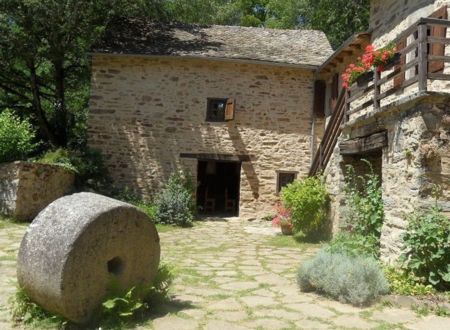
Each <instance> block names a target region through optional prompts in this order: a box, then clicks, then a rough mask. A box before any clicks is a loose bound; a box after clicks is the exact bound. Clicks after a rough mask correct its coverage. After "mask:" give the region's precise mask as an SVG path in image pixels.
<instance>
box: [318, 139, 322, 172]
mask: <svg viewBox="0 0 450 330" xmlns="http://www.w3.org/2000/svg"><path fill="white" fill-rule="evenodd" d="M322 167H323V148H322V143H321V144H320V146H319V166H318V168H319V170H320V171H322V170H323V168H322Z"/></svg>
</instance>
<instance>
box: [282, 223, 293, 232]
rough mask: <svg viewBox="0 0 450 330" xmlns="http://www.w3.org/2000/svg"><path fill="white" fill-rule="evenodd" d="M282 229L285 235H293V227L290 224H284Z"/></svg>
mask: <svg viewBox="0 0 450 330" xmlns="http://www.w3.org/2000/svg"><path fill="white" fill-rule="evenodd" d="M280 227H281V233H282V234H283V235H292V225H291V224H290V223H282V224H281V225H280Z"/></svg>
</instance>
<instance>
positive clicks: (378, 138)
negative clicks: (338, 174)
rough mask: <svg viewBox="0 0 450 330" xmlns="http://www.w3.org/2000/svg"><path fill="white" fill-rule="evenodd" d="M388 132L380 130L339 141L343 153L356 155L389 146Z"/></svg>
mask: <svg viewBox="0 0 450 330" xmlns="http://www.w3.org/2000/svg"><path fill="white" fill-rule="evenodd" d="M387 143H388V139H387V132H386V131H384V132H379V133H375V134H372V135H369V136H364V137H360V138H356V139H351V140H347V141H342V142H341V143H339V149H340V152H341V155H355V154H361V153H365V152H369V151H374V150H378V149H381V148H383V147H385V146H387Z"/></svg>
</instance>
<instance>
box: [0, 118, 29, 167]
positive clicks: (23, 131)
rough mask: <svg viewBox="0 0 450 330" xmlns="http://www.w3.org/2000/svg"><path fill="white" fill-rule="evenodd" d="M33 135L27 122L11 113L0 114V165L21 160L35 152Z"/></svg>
mask: <svg viewBox="0 0 450 330" xmlns="http://www.w3.org/2000/svg"><path fill="white" fill-rule="evenodd" d="M34 139H35V133H34V131H33V128H32V126H31V124H30V122H29V121H28V120H25V119H24V120H21V119H20V118H19V117H17V116H15V115H14V114H13V113H12V112H11V111H9V110H6V111H3V112H1V113H0V163H3V162H11V161H15V160H23V159H25V158H26V157H28V156H29V155H30V153H31V152H33V151H34V150H35V148H36V147H37V144H35V143H34V142H33V140H34Z"/></svg>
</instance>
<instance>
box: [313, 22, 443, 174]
mask: <svg viewBox="0 0 450 330" xmlns="http://www.w3.org/2000/svg"><path fill="white" fill-rule="evenodd" d="M449 26H450V21H448V20H443V19H436V18H421V19H420V20H419V21H418V22H416V23H415V24H413V25H412V26H410V27H409V28H408V29H406V30H405V31H403V32H402V33H401V34H400V35H399V36H398V37H397V38H396V39H395V40H393V43H394V44H398V43H399V42H400V41H402V40H409V41H410V42H409V43H408V44H407V45H406V46H405V47H404V48H403V49H400V50H398V52H399V53H400V62H399V63H398V64H397V65H395V66H394V68H393V70H392V69H391V70H390V71H389V70H387V71H385V72H383V73H380V72H376V71H375V72H374V78H373V80H372V81H371V82H369V83H368V84H367V86H364V87H358V86H352V87H351V88H350V89H349V90H343V91H341V93H340V95H339V98H338V102H337V105H336V107H335V109H334V111H333V113H332V115H331V118H330V121H329V123H328V125H327V127H326V129H325V133H324V136H323V138H322V141H321V143H320V145H319V148H318V150H317V152H316V154H315V155H314V159H313V162H312V165H311V168H310V171H309V175H310V176H314V175H316V174H318V173H320V172H321V171H323V170H324V169H325V168H326V166H327V165H328V162H329V160H330V158H331V155H332V153H333V150H334V147H335V146H336V143H337V140H338V137H339V135H340V134H341V131H342V126H343V124H344V123H345V122H347V121H348V120H349V119H350V116H351V115H353V114H361V113H362V112H366V113H370V112H371V111H373V112H376V111H377V110H379V109H380V108H381V107H382V106H388V105H389V104H392V102H394V101H395V100H396V99H399V98H401V97H402V95H403V94H404V91H405V89H406V88H407V87H410V88H412V89H413V91H412V93H413V92H414V88H415V89H416V90H415V92H427V91H428V87H429V82H430V81H436V80H443V81H450V74H447V73H445V71H444V70H445V66H444V63H450V56H446V55H445V45H447V44H450V38H447V37H446V33H445V32H446V30H447V28H448V27H449ZM436 27H437V28H442V29H443V31H444V33H442V35H443V36H435V35H433V33H430V32H431V31H433V28H436ZM436 44H437V45H443V46H442V49H441V50H442V54H441V55H435V54H433V52H432V51H430V50H431V49H432V45H433V46H434V45H436ZM433 62H440V63H442V68H443V69H442V70H440V72H433V71H429V70H428V69H429V67H430V64H431V63H433ZM398 77H402V78H400V79H397V81H396V78H398ZM396 93H397V94H399V95H394V94H396ZM391 95H394V98H393V99H389V98H388V97H389V96H391ZM395 96H398V97H397V98H396V97H395Z"/></svg>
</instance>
